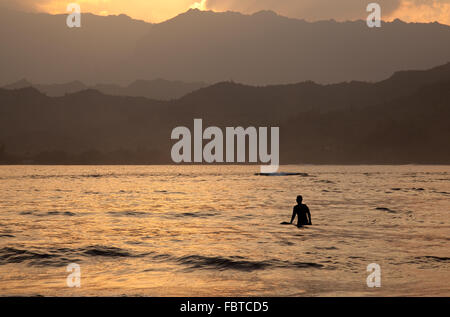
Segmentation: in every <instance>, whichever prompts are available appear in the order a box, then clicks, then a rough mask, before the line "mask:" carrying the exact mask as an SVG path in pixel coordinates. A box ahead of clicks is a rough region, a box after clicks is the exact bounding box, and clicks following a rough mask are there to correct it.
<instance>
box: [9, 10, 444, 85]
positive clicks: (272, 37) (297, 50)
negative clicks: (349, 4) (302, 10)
mask: <svg viewBox="0 0 450 317" xmlns="http://www.w3.org/2000/svg"><path fill="white" fill-rule="evenodd" d="M81 21H82V24H81V28H68V27H67V26H66V15H61V14H60V15H50V14H43V13H39V14H38V13H24V12H18V11H13V10H10V9H5V8H2V9H1V10H0V42H1V43H2V49H1V50H0V69H1V72H0V85H2V86H3V85H6V84H8V83H10V82H13V81H17V80H20V79H21V78H28V79H29V80H30V81H32V82H36V83H63V82H70V81H73V80H74V79H78V80H80V81H81V82H83V83H86V85H88V86H89V87H91V86H93V85H95V84H97V83H108V84H114V85H121V86H123V85H126V84H127V83H130V82H133V81H134V80H136V79H143V80H153V79H155V78H164V79H167V80H170V81H174V80H181V81H184V82H208V83H217V82H223V81H235V82H240V83H245V84H251V85H274V84H289V83H298V82H302V81H306V80H312V81H314V82H317V83H338V82H345V81H351V80H358V81H369V82H375V81H380V80H383V79H384V78H387V77H388V76H390V75H391V74H392V73H394V72H395V71H397V70H408V69H422V70H424V69H428V68H431V67H434V66H436V65H442V64H444V63H446V62H448V59H449V56H450V26H447V25H442V24H439V23H425V24H424V23H404V22H402V21H400V20H395V21H393V22H383V23H382V27H381V28H369V27H367V25H366V22H365V21H350V22H336V21H333V20H330V21H319V22H307V21H304V20H298V19H291V18H286V17H283V16H280V15H277V14H276V13H274V12H272V11H261V12H258V13H255V14H252V15H244V14H241V13H237V12H212V11H199V10H189V11H187V12H185V13H182V14H180V15H178V16H176V17H174V18H172V19H170V20H167V21H165V22H162V23H158V24H151V23H146V22H143V21H137V20H133V19H131V18H129V17H128V16H126V15H118V16H96V15H93V14H89V13H86V14H82V20H81Z"/></svg>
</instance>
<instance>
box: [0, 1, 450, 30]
mask: <svg viewBox="0 0 450 317" xmlns="http://www.w3.org/2000/svg"><path fill="white" fill-rule="evenodd" d="M71 2H74V3H78V4H79V5H80V6H81V10H82V12H92V13H95V14H99V15H109V14H122V13H123V14H126V15H128V16H130V17H132V18H135V19H139V20H145V21H147V22H153V23H158V22H162V21H165V20H167V19H170V18H172V17H174V16H176V15H178V14H180V13H182V12H185V11H187V10H188V9H189V8H198V9H200V10H213V11H227V10H231V11H238V12H242V13H247V14H251V13H254V12H257V11H260V10H273V11H275V12H277V13H278V14H280V15H283V16H288V17H292V18H301V19H305V20H308V21H316V20H324V19H325V20H328V19H335V20H337V21H344V20H355V19H364V18H365V17H366V16H367V15H368V14H367V13H366V12H365V8H366V6H367V4H368V3H370V2H376V3H378V4H380V5H381V8H382V15H383V20H387V21H391V20H394V19H396V18H398V19H401V20H404V21H407V22H434V21H438V22H440V23H443V24H448V25H450V0H371V1H370V0H367V1H364V0H339V1H336V0H72V1H71V0H0V6H7V7H10V8H15V9H19V10H24V11H34V12H36V11H37V12H47V13H53V14H56V13H65V12H66V7H67V4H68V3H71Z"/></svg>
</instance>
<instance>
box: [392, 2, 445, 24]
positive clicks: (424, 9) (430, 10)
mask: <svg viewBox="0 0 450 317" xmlns="http://www.w3.org/2000/svg"><path fill="white" fill-rule="evenodd" d="M389 18H390V19H394V18H398V19H401V20H404V21H411V22H412V21H414V22H435V21H438V22H440V23H443V24H447V25H450V0H403V1H402V3H401V4H400V6H399V7H398V9H397V10H395V11H394V12H393V13H392V14H391V16H390V17H389Z"/></svg>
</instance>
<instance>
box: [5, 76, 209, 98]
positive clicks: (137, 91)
mask: <svg viewBox="0 0 450 317" xmlns="http://www.w3.org/2000/svg"><path fill="white" fill-rule="evenodd" d="M205 86H206V84H204V83H184V82H181V81H168V80H164V79H155V80H137V81H134V82H132V83H131V84H130V85H128V86H126V87H122V86H119V85H114V84H97V85H94V86H91V87H89V86H87V85H85V84H83V83H82V82H80V81H72V82H68V83H64V84H52V85H42V84H32V83H31V82H29V81H28V80H26V79H21V80H19V81H18V82H15V83H12V84H9V85H6V86H4V87H3V88H5V89H20V88H26V87H34V88H36V89H37V90H39V91H40V92H42V93H44V94H46V95H47V96H50V97H61V96H64V95H66V94H70V93H75V92H79V91H82V90H86V89H95V90H98V91H99V92H102V93H104V94H108V95H115V96H133V97H146V98H150V99H156V100H171V99H178V98H180V97H183V96H184V95H186V94H188V93H190V92H192V91H194V90H197V89H200V88H203V87H205Z"/></svg>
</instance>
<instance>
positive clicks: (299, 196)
mask: <svg viewBox="0 0 450 317" xmlns="http://www.w3.org/2000/svg"><path fill="white" fill-rule="evenodd" d="M302 201H303V197H302V196H301V195H298V196H297V204H299V205H300V204H301V203H302Z"/></svg>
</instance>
